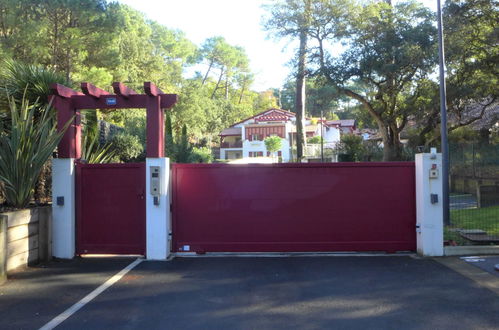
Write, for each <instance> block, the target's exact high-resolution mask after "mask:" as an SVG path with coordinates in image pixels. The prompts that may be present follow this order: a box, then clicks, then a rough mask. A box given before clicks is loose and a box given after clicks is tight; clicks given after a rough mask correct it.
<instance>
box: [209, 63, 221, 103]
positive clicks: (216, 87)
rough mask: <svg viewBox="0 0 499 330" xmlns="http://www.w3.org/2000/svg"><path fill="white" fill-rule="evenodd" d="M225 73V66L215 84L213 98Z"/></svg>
mask: <svg viewBox="0 0 499 330" xmlns="http://www.w3.org/2000/svg"><path fill="white" fill-rule="evenodd" d="M223 75H224V68H223V67H222V68H221V69H220V76H218V81H217V85H216V86H215V89H214V90H213V93H211V98H212V99H213V98H214V97H215V92H216V91H217V89H218V86H220V82H221V81H222V77H223Z"/></svg>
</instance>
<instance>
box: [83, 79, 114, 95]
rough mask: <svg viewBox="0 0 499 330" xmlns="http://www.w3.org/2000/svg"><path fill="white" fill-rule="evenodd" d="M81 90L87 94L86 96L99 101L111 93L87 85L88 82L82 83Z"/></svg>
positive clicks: (89, 84)
mask: <svg viewBox="0 0 499 330" xmlns="http://www.w3.org/2000/svg"><path fill="white" fill-rule="evenodd" d="M81 90H82V91H83V93H85V95H89V96H92V97H95V98H97V99H98V98H99V97H101V96H102V95H109V93H108V92H106V91H105V90H103V89H100V88H99V87H96V86H94V85H92V84H91V83H87V82H82V83H81Z"/></svg>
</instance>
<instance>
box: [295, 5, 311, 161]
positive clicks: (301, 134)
mask: <svg viewBox="0 0 499 330" xmlns="http://www.w3.org/2000/svg"><path fill="white" fill-rule="evenodd" d="M305 6H306V8H305V12H304V13H303V16H304V22H302V24H303V25H302V26H301V30H300V48H299V50H298V72H297V74H296V99H295V112H296V158H297V159H296V160H297V161H298V162H300V161H301V160H302V159H303V156H304V154H303V148H304V146H305V143H306V139H305V129H304V126H305V125H304V120H305V101H306V98H305V66H306V57H307V26H308V25H307V23H306V17H307V15H308V11H309V8H310V2H309V1H307V3H306V4H305Z"/></svg>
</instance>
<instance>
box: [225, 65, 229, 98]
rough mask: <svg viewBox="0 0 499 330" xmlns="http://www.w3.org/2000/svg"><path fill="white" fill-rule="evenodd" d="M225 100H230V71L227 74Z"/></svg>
mask: <svg viewBox="0 0 499 330" xmlns="http://www.w3.org/2000/svg"><path fill="white" fill-rule="evenodd" d="M225 99H226V100H228V99H229V71H227V72H226V73H225Z"/></svg>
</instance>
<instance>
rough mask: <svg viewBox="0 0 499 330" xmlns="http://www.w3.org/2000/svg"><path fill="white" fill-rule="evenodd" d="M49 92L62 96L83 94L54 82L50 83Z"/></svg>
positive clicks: (68, 96)
mask: <svg viewBox="0 0 499 330" xmlns="http://www.w3.org/2000/svg"><path fill="white" fill-rule="evenodd" d="M50 93H51V94H52V95H57V96H60V97H64V98H70V97H71V96H73V95H83V93H80V92H77V91H75V90H74V89H71V88H69V87H66V86H64V85H61V84H56V83H53V84H50Z"/></svg>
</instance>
